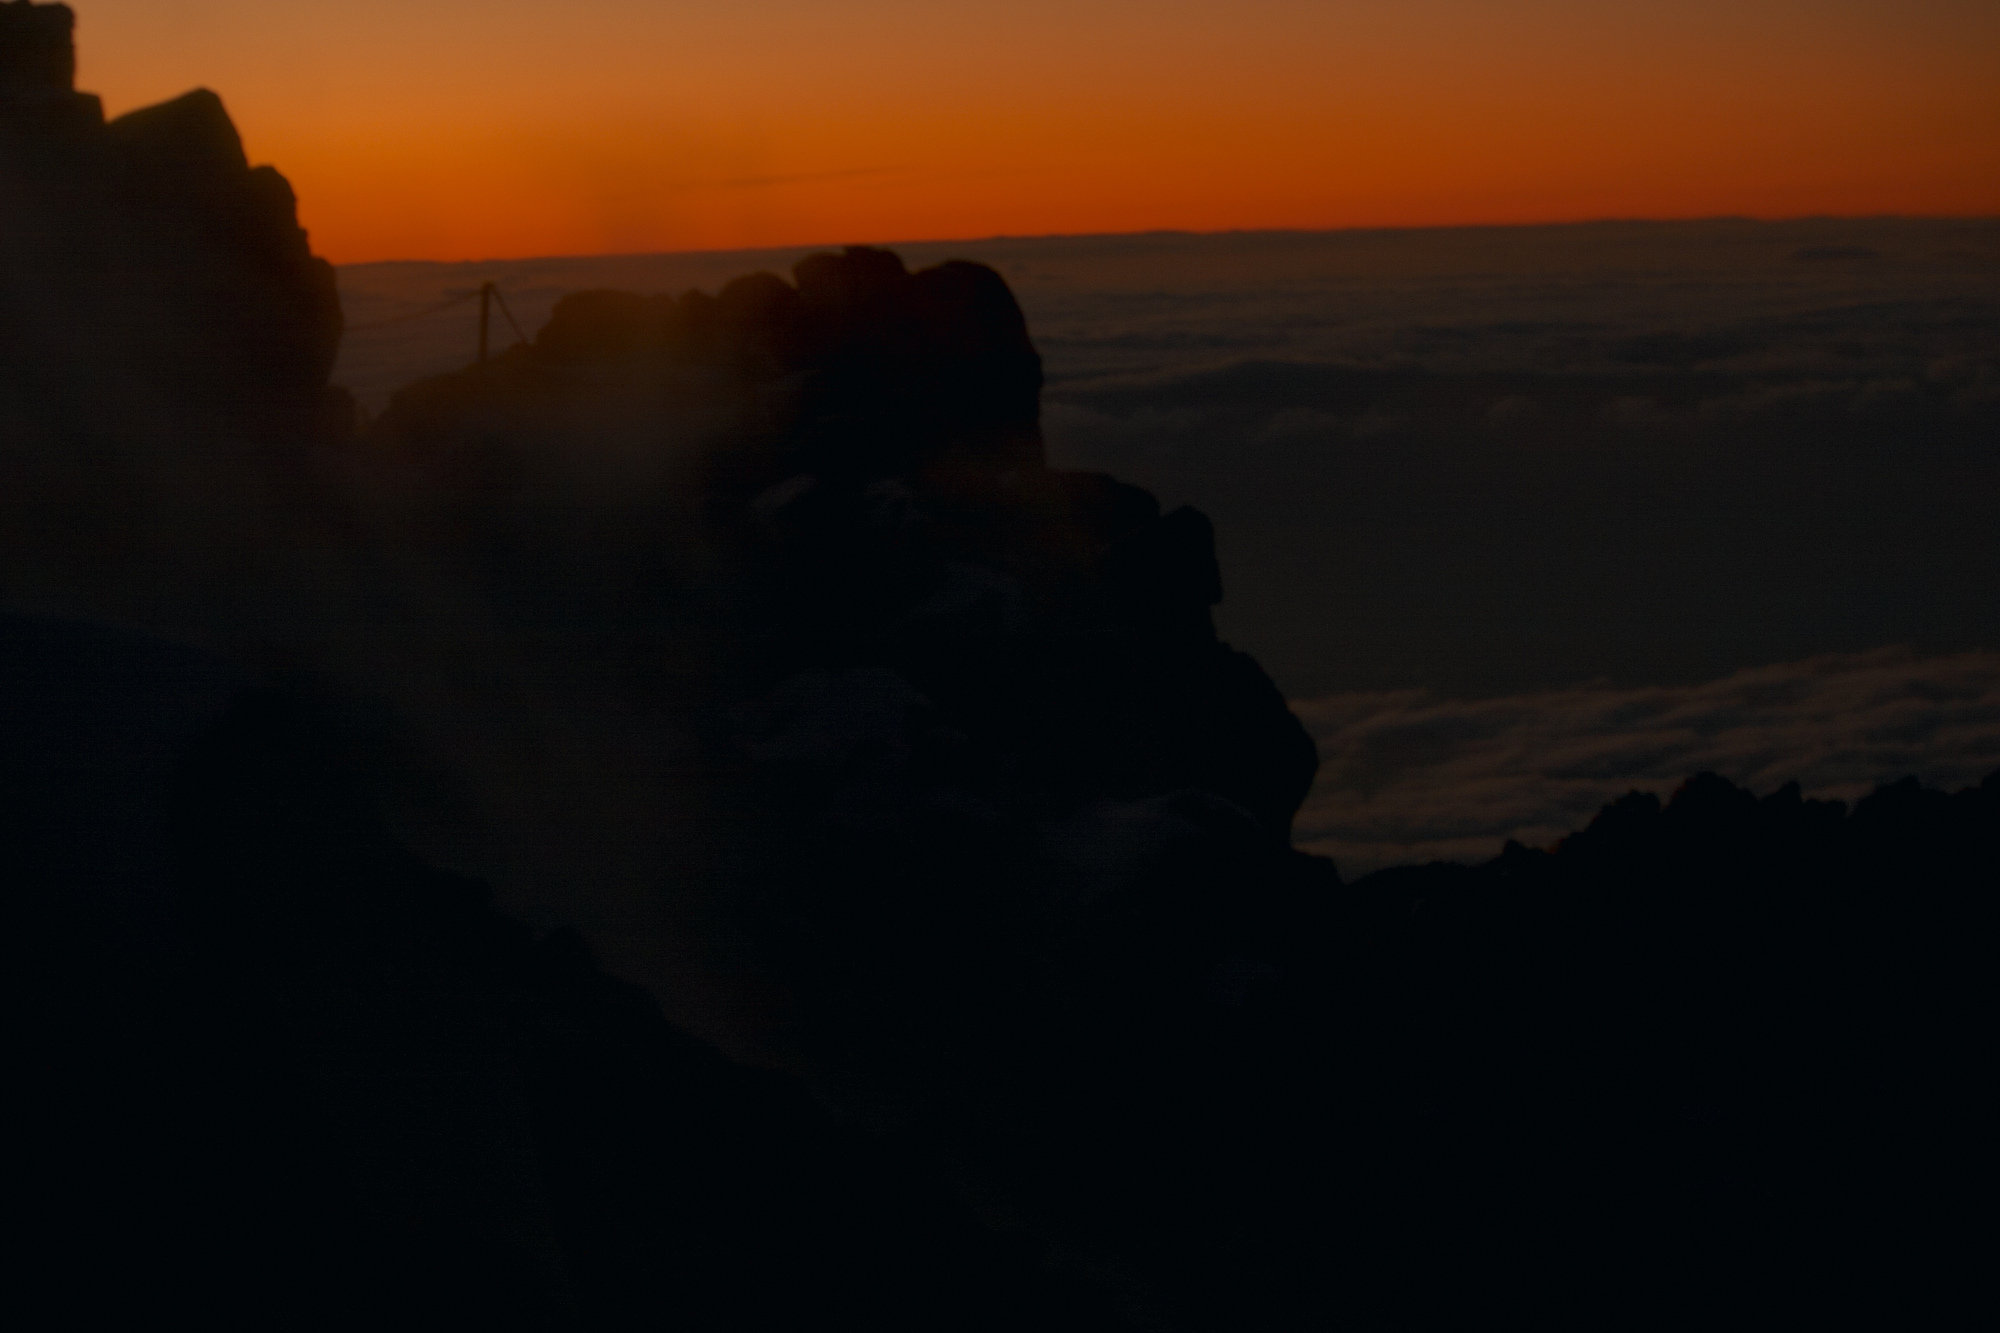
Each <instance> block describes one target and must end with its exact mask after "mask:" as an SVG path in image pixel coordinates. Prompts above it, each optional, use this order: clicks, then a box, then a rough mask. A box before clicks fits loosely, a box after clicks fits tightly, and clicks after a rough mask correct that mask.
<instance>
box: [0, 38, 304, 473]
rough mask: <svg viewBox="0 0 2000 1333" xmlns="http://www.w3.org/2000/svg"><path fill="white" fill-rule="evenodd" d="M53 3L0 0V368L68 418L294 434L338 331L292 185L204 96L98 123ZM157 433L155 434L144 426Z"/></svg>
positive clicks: (12, 393)
mask: <svg viewBox="0 0 2000 1333" xmlns="http://www.w3.org/2000/svg"><path fill="white" fill-rule="evenodd" d="M73 21H74V20H73V17H72V15H71V12H70V10H69V9H68V7H67V6H64V5H37V4H31V3H27V2H26V0H16V2H15V3H10V4H6V5H3V6H0V182H4V187H5V189H4V193H3V194H0V200H4V203H0V208H3V209H4V210H5V211H4V214H0V302H4V304H0V374H4V375H5V377H6V383H7V386H8V393H9V397H10V398H12V399H14V400H15V410H16V411H19V410H21V409H20V403H21V400H22V399H23V398H26V399H27V400H28V401H29V402H33V403H36V404H37V407H36V408H31V409H30V410H31V411H39V412H40V413H44V414H47V415H50V416H54V417H57V418H59V419H60V420H61V421H62V422H63V423H64V426H65V427H66V428H70V427H73V426H74V425H76V424H77V423H88V425H87V426H86V428H90V427H95V428H97V429H100V430H102V429H112V428H125V429H130V428H132V427H133V426H135V425H138V426H144V425H146V424H148V423H147V422H146V418H145V416H143V415H141V414H142V413H156V412H159V411H162V410H166V411H169V412H173V413H175V414H177V415H180V416H183V417H190V416H191V417H192V420H193V421H198V422H199V423H200V424H201V425H202V426H204V427H210V428H213V427H217V426H224V427H234V428H237V429H246V430H252V431H257V432H264V433H281V434H282V433H285V432H301V431H303V430H305V429H307V428H309V427H310V426H311V425H312V424H313V423H314V421H315V419H316V418H317V416H318V414H319V413H320V411H321V410H322V395H323V393H324V386H325V383H326V376H327V372H328V371H329V370H330V369H331V368H332V365H333V357H334V354H335V351H336V350H337V348H338V345H339V340H340V305H339V299H338V297H337V295H336V293H335V291H334V283H333V270H332V268H331V266H330V265H328V264H327V263H326V262H325V261H324V260H321V259H316V258H314V257H313V255H312V252H311V250H310V248H309V247H308V246H307V243H306V237H305V233H304V232H302V231H301V230H299V227H298V224H297V222H296V220H295V208H294V202H293V198H292V192H291V187H290V186H288V185H287V184H286V183H285V180H284V177H282V176H280V175H279V174H278V173H277V172H276V171H274V170H272V169H271V168H270V167H257V168H254V169H253V168H252V167H251V166H250V164H249V163H248V161H247V160H246V159H245V158H244V155H243V146H242V143H241V141H240V140H239V139H238V138H237V135H236V130H235V127H234V126H233V125H231V124H230V122H229V117H228V115H227V114H226V113H225V112H224V111H223V109H222V102H221V99H219V98H218V97H216V95H215V94H214V93H211V92H208V91H206V90H198V91H196V92H192V93H189V94H187V95H186V96H184V97H180V98H177V99H175V100H174V101H172V102H167V103H163V104H162V105H159V106H155V107H148V108H146V109H144V110H141V111H135V112H132V113H131V114H129V115H125V116H121V117H119V118H118V119H117V120H114V121H112V122H110V123H109V124H106V123H105V122H104V118H103V112H102V109H101V107H100V105H99V103H98V101H97V99H96V98H95V97H92V96H89V95H87V94H82V93H77V92H75V91H74V89H73V87H72V82H73V79H74V74H75V67H76V61H75V56H74V54H73V50H72V47H71V42H70V28H71V26H72V23H73ZM154 428H155V429H157V426H156V425H155V426H154Z"/></svg>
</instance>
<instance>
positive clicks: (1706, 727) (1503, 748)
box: [1293, 649, 2000, 876]
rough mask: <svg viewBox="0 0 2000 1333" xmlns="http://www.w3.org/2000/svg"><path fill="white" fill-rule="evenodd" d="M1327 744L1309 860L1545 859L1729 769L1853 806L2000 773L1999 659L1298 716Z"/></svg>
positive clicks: (1865, 660) (1857, 664)
mask: <svg viewBox="0 0 2000 1333" xmlns="http://www.w3.org/2000/svg"><path fill="white" fill-rule="evenodd" d="M1293 709H1294V711H1296V712H1297V713H1298V714H1299V715H1300V717H1301V718H1303V719H1304V721H1305V723H1306V726H1307V728H1308V729H1309V730H1310V731H1311V732H1312V734H1313V736H1314V738H1315V739H1316V740H1317V741H1318V742H1319V748H1320V763H1321V766H1320V775H1319V781H1318V782H1317V783H1316V784H1315V786H1314V788H1313V792H1312V795H1311V796H1310V797H1309V798H1308V799H1307V801H1306V805H1305V808H1304V810H1302V811H1301V812H1300V815H1299V820H1298V825H1297V834H1296V840H1297V842H1298V844H1299V845H1300V846H1303V847H1305V848H1307V849H1309V850H1311V851H1315V852H1319V853H1321V854H1323V855H1327V856H1331V857H1333V858H1334V860H1335V861H1336V862H1337V863H1338V864H1339V865H1340V867H1341V870H1342V872H1343V873H1344V874H1347V875H1349V876H1353V875H1356V874H1365V873H1367V872H1368V871H1370V870H1376V869H1380V868H1381V867H1383V866H1388V865H1405V864H1411V863H1421V862H1427V861H1480V860H1484V859H1486V858H1487V857H1490V856H1493V855H1495V854H1497V853H1498V852H1499V851H1500V849H1501V847H1502V846H1503V845H1504V843H1505V842H1506V841H1507V840H1508V839H1510V838H1512V839H1516V840H1518V841H1520V842H1523V843H1526V844H1527V845H1529V846H1547V845H1549V844H1551V843H1554V842H1555V841H1557V840H1559V839H1560V838H1561V837H1562V836H1563V835H1565V834H1567V833H1570V832H1572V831H1574V830H1575V829H1577V828H1580V827H1582V826H1583V825H1584V824H1586V823H1588V822H1589V820H1590V817H1591V816H1592V815H1593V814H1595V813H1596V812H1597V811H1598V810H1599V809H1600V808H1601V807H1603V806H1604V805H1605V804H1607V803H1609V802H1611V801H1613V800H1616V799H1617V798H1618V797H1620V796H1622V795H1624V794H1625V793H1626V792H1628V791H1634V790H1639V791H1651V792H1655V793H1657V794H1659V795H1660V796H1662V797H1665V796H1668V795H1671V794H1672V792H1673V790H1674V789H1675V788H1676V787H1678V786H1679V785H1680V784H1681V782H1682V781H1684V780H1685V779H1686V778H1687V777H1688V776H1690V775H1691V774H1695V773H1702V772H1713V773H1720V774H1722V775H1723V776H1724V777H1727V778H1729V779H1730V780H1731V781H1733V782H1736V783H1738V784H1739V785H1741V786H1745V787H1747V788H1749V789H1750V790H1751V791H1753V792H1755V793H1756V794H1757V795H1759V796H1763V795H1768V794H1769V793H1771V792H1773V791H1775V790H1777V789H1778V788H1779V787H1781V786H1783V785H1784V784H1785V783H1787V782H1797V783H1798V784H1799V785H1800V787H1801V788H1802V790H1803V792H1804V794H1805V795H1806V796H1808V797H1817V798H1820V799H1826V800H1844V801H1848V802H1853V801H1855V800H1857V799H1859V798H1860V797H1862V796H1865V795H1866V794H1867V793H1868V792H1869V791H1871V790H1872V789H1873V788H1874V787H1875V786H1876V785H1878V784H1879V783H1882V782H1885V781H1890V780H1893V779H1896V778H1900V777H1902V776H1904V775H1906V774H1910V775H1921V776H1922V777H1923V778H1925V779H1926V780H1927V781H1929V782H1931V783H1933V784H1937V785H1943V786H1946V787H1950V788H1957V787H1962V786H1968V785H1971V784H1974V783H1977V782H1978V781H1979V780H1980V779H1981V778H1982V777H1984V776H1985V775H1986V774H1988V773H1991V772H1993V771H1995V770H2000V653H1993V652H1972V653H1958V654H1953V655H1950V656H1945V657H1918V656H1915V655H1913V654H1911V653H1908V652H1905V651H1902V650H1898V649H1883V650H1880V651H1878V652H1873V653H1859V654H1851V655H1850V654H1832V655H1828V656H1823V657H1815V658H1809V659H1807V660H1806V661H1803V662H1789V663H1784V664H1780V665H1776V666H1765V667H1756V668H1752V669H1750V670H1746V671H1739V672H1736V673H1734V674H1732V675H1730V676H1727V677H1725V678H1723V679H1721V680H1716V681H1708V682H1705V683H1702V684H1699V685H1684V686H1647V687H1640V688H1633V689H1618V688H1615V687H1612V686H1609V685H1602V684H1597V685H1580V686H1575V687H1572V688H1570V689H1564V690H1550V691H1547V692H1544V693H1538V694H1523V695H1510V696H1506V697H1502V698H1494V699H1477V700H1466V699H1443V698H1438V697H1437V696H1435V695H1432V694H1430V693H1428V692H1426V691H1422V690H1406V691H1398V692H1392V693H1383V694H1342V695H1331V696H1328V697H1326V698H1323V699H1313V700H1308V701H1303V702H1294V704H1293Z"/></svg>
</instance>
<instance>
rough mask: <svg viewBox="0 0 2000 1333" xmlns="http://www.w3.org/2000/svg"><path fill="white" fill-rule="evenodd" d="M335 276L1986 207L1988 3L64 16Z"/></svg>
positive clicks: (1414, 2)
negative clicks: (165, 107)
mask: <svg viewBox="0 0 2000 1333" xmlns="http://www.w3.org/2000/svg"><path fill="white" fill-rule="evenodd" d="M73 7H74V8H75V9H76V10H77V12H78V24H77V46H78V55H79V62H78V63H79V69H78V80H77V82H78V87H79V88H81V89H84V90H86V91H90V92H95V93H98V94H100V95H101V96H102V97H103V98H104V102H105V109H106V111H107V113H108V114H111V115H117V114H120V113H122V112H125V111H128V110H131V109H133V108H135V107H138V106H143V105H147V104H150V103H153V102H157V101H161V100H164V99H166V98H169V97H172V96H175V95H177V94H179V93H182V92H185V91H187V90H188V89H190V88H194V87H197V86H205V87H209V88H213V89H214V90H215V91H217V92H219V93H220V94H221V95H222V97H223V99H224V101H225V103H226V104H227V106H228V107H229V110H230V112H231V114H232V116H233V117H234V119H235V121H236V124H237V126H238V128H239V130H240V131H241V132H242V135H243V138H244V141H245V146H246V148H247V149H248V150H249V153H250V155H251V158H252V160H253V161H256V162H259V163H263V162H268V163H271V164H272V165H274V166H276V167H277V168H278V169H279V170H280V171H282V172H284V173H285V175H286V176H287V177H288V178H289V179H290V180H291V182H292V184H293V186H294V188H295V189H296V190H297V192H298V195H299V199H300V215H301V220H302V221H303V222H304V224H305V225H306V226H307V227H308V228H309V229H310V230H311V232H312V235H313V242H314V247H315V249H316V250H318V251H319V252H320V253H321V254H324V255H326V256H327V257H329V258H331V259H333V260H335V261H336V262H342V263H351V262H361V261H368V260H378V259H468V258H504V257H520V256H529V255H548V254H592V253H597V254H610V253H635V252H644V251H665V250H690V249H736V248H751V247H758V246H781V245H801V244H821V243H836V242H840V241H862V240H909V239H918V238H925V237H972V236H989V235H996V234H1013V235H1039V234H1050V233H1084V232H1119V231H1143V230H1156V229H1179V230H1192V231H1209V230H1232V229H1262V228H1336V227H1356V226H1428V225H1458V224H1477V223H1512V222H1554V221H1570V220H1583V219H1593V218H1610V217H1656V218H1670V217H1700V216H1714V215H1721V214H1737V215H1748V216H1755V217H1795V216H1802V215H1808V214H1848V215H1856V214H1881V213H1901V214H1934V215H1984V214H1994V213H2000V79H1996V78H1995V77H1994V62H1995V59H1996V53H2000V6H1996V5H1993V4H1990V3H1984V2H1983V0H1817V2H1815V0H1737V2H1736V3H1728V4H1725V3H1717V2H1715V0H1691V2H1689V3H1682V4H1675V5H1668V4H1614V5H1605V4H1601V3H1599V4H1589V3H1582V2H1581V0H1526V2H1524V3H1516V4H1499V3H1494V2H1493V0H1395V2H1393V3H1392V2H1391V0H1356V2H1355V3H1349V4H1341V5H1334V4H1327V3H1319V2H1315V0H1236V3H1233V4H1223V3H1219V2H1217V0H1154V2H1153V3H1148V4H1139V3H1137V2H1136V0H1067V2H1066V3H1056V2H1055V0H1017V2H1016V3H1012V4H1008V5H1005V6H1002V5H998V4H993V3H986V2H985V0H979V2H977V3H961V4H955V5H950V6H941V5H938V4H935V3H928V4H927V3H919V2H918V0H867V2H864V3H847V4H827V3H811V2H810V0H743V2H742V3H739V4H737V5H735V6H733V7H732V8H731V9H730V10H729V12H727V13H723V12H720V11H719V10H718V9H716V8H713V7H697V6H691V5H679V4H670V3H658V2H657V0H651V2H649V0H571V3H569V4H566V5H563V6H551V5H548V4H546V3H534V4H531V3H527V2H526V0H484V2H482V3H475V2H474V0H431V2H429V3H421V2H412V0H403V2H402V3H391V2H390V0H178V2H177V3H173V4H163V3H161V2H160V0H73Z"/></svg>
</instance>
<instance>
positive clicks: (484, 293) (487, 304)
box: [479, 282, 493, 366]
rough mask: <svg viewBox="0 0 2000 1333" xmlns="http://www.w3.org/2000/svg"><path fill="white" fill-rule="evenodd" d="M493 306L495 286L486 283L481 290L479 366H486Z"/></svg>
mask: <svg viewBox="0 0 2000 1333" xmlns="http://www.w3.org/2000/svg"><path fill="white" fill-rule="evenodd" d="M492 305H493V284H492V283H490V282H489V283H484V284H482V285H481V286H480V288H479V364H480V365H482V366H483V365H485V364H486V321H487V319H488V318H489V317H490V311H491V309H492Z"/></svg>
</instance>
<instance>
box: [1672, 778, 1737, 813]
mask: <svg viewBox="0 0 2000 1333" xmlns="http://www.w3.org/2000/svg"><path fill="white" fill-rule="evenodd" d="M1756 804H1757V798H1756V797H1755V796H1753V795H1751V794H1750V793H1749V792H1747V791H1745V790H1743V789H1742V788H1741V787H1739V786H1737V785H1736V784H1735V783H1733V782H1731V781H1730V780H1729V779H1728V778H1725V777H1723V776H1722V775H1721V774H1719V773H1697V774H1695V775H1694V776H1693V777H1691V778H1689V779H1688V780H1687V781H1686V782H1683V783H1682V784H1681V785H1680V787H1679V789H1678V790H1676V791H1675V792H1674V795H1673V799H1672V800H1670V801H1669V802H1668V803H1667V810H1668V811H1669V813H1671V814H1673V815H1675V816H1677V817H1680V818H1695V819H1713V818H1719V817H1722V816H1725V815H1730V814H1741V813H1743V812H1745V811H1747V810H1749V809H1751V808H1752V807H1754V806H1755V805H1756Z"/></svg>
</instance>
